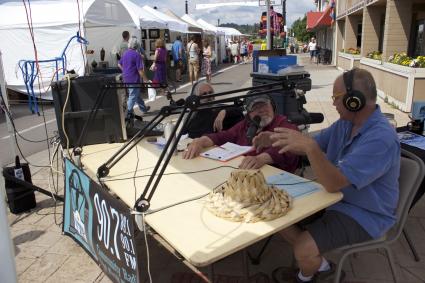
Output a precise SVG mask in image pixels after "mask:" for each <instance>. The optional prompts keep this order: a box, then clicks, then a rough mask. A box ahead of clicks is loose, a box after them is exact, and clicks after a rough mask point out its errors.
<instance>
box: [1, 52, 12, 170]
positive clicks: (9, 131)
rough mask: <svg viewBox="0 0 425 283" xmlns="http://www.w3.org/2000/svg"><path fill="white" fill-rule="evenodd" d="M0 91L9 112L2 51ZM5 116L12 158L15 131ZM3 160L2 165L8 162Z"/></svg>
mask: <svg viewBox="0 0 425 283" xmlns="http://www.w3.org/2000/svg"><path fill="white" fill-rule="evenodd" d="M0 92H1V95H2V97H3V100H4V104H5V105H4V107H6V109H7V110H9V112H10V105H9V99H8V97H7V92H6V78H5V76H4V68H3V57H2V52H1V51H0ZM5 116H6V124H7V131H8V133H9V142H10V148H11V150H12V151H11V153H12V158H14V157H15V156H16V145H15V135H16V133H15V131H14V129H13V127H12V122H11V121H10V118H9V116H8V115H5ZM2 160H3V162H4V163H5V164H1V165H2V166H4V165H6V163H7V162H8V161H7V159H6V158H5V159H3V158H2Z"/></svg>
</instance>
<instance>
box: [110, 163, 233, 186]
mask: <svg viewBox="0 0 425 283" xmlns="http://www.w3.org/2000/svg"><path fill="white" fill-rule="evenodd" d="M220 168H232V169H240V168H238V167H234V166H228V165H225V166H218V167H214V168H210V169H204V170H199V171H188V172H172V173H164V174H163V176H170V175H180V174H184V175H185V174H196V173H202V172H208V171H213V170H216V169H220ZM150 176H151V175H139V176H133V177H127V178H114V179H112V178H111V179H107V180H105V179H104V180H103V181H105V182H115V181H123V180H129V179H133V178H145V177H150ZM156 176H158V174H156Z"/></svg>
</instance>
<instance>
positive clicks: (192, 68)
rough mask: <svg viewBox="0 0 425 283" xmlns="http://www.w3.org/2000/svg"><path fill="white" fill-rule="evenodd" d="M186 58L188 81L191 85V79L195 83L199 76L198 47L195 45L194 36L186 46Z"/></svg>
mask: <svg viewBox="0 0 425 283" xmlns="http://www.w3.org/2000/svg"><path fill="white" fill-rule="evenodd" d="M186 50H187V58H188V69H189V80H190V83H191V84H192V85H193V78H195V82H197V81H198V76H199V74H198V73H199V47H198V44H196V43H195V36H193V35H192V36H191V37H190V41H189V43H188V44H187V49H186Z"/></svg>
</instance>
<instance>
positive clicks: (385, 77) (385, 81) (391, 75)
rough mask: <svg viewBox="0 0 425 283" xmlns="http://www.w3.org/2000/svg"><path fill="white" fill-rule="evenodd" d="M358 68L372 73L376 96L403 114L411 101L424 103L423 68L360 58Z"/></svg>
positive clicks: (407, 109)
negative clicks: (376, 91)
mask: <svg viewBox="0 0 425 283" xmlns="http://www.w3.org/2000/svg"><path fill="white" fill-rule="evenodd" d="M360 68H362V69H366V70H368V71H369V72H371V73H372V75H373V77H374V79H375V81H376V86H377V88H378V95H379V97H381V98H382V99H385V100H387V101H388V103H390V104H392V105H394V106H396V107H397V108H398V109H400V110H402V111H404V112H410V111H411V107H412V103H413V101H424V100H425V93H424V92H423V89H424V88H425V68H412V67H407V66H402V65H397V64H393V63H388V62H381V61H379V60H373V59H369V58H362V59H361V61H360Z"/></svg>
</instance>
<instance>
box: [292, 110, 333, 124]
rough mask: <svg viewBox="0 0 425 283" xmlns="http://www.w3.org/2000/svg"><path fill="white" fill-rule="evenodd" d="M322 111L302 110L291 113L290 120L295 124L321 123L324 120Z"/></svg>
mask: <svg viewBox="0 0 425 283" xmlns="http://www.w3.org/2000/svg"><path fill="white" fill-rule="evenodd" d="M324 118H325V117H324V116H323V114H322V113H314V112H312V113H308V112H307V111H302V112H301V113H289V115H288V122H290V123H292V124H295V125H304V124H320V123H322V122H323V120H324Z"/></svg>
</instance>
